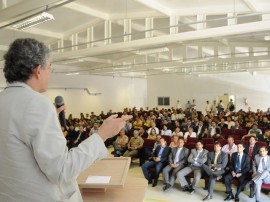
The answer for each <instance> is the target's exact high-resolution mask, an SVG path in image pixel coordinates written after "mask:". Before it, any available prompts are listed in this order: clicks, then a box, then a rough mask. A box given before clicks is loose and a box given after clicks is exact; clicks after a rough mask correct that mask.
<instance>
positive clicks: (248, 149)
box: [244, 136, 260, 160]
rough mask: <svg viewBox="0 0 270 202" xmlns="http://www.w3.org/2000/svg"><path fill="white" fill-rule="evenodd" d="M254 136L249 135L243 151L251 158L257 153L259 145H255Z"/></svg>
mask: <svg viewBox="0 0 270 202" xmlns="http://www.w3.org/2000/svg"><path fill="white" fill-rule="evenodd" d="M256 142H257V140H256V137H253V136H251V137H250V138H249V143H248V144H246V145H245V150H244V152H245V153H246V154H247V155H248V156H249V157H250V158H251V159H252V160H254V157H255V155H256V154H259V150H260V147H259V146H258V145H256Z"/></svg>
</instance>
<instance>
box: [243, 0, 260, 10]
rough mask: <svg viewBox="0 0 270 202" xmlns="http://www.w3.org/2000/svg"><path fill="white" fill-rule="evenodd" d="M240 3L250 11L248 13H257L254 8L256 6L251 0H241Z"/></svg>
mask: <svg viewBox="0 0 270 202" xmlns="http://www.w3.org/2000/svg"><path fill="white" fill-rule="evenodd" d="M242 2H244V3H245V5H246V6H247V7H248V8H249V9H250V11H252V12H257V11H258V9H257V8H256V5H255V4H254V2H252V0H242Z"/></svg>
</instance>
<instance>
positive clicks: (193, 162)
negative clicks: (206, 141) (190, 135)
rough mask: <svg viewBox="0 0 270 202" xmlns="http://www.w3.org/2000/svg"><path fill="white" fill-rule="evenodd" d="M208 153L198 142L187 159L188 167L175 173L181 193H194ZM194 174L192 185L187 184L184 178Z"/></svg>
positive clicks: (200, 142) (201, 143)
mask: <svg viewBox="0 0 270 202" xmlns="http://www.w3.org/2000/svg"><path fill="white" fill-rule="evenodd" d="M207 153H208V151H207V150H206V149H204V148H203V142H202V141H201V140H199V141H198V142H197V143H196V148H195V149H192V150H191V152H190V155H189V157H188V160H187V161H188V163H189V165H188V166H187V167H185V168H183V169H182V170H180V171H179V172H178V173H177V178H178V180H179V182H180V185H181V187H182V188H183V191H189V192H190V193H193V192H194V189H195V187H196V186H197V184H198V183H199V181H200V179H201V176H202V171H203V170H202V165H203V164H204V163H205V162H206V161H207ZM192 172H193V173H194V179H193V182H192V184H190V185H189V184H188V182H187V180H186V178H185V176H187V175H188V174H190V173H192Z"/></svg>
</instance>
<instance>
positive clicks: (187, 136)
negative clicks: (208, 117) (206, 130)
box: [184, 127, 197, 142]
mask: <svg viewBox="0 0 270 202" xmlns="http://www.w3.org/2000/svg"><path fill="white" fill-rule="evenodd" d="M190 137H197V135H196V133H195V132H193V128H192V127H189V128H188V131H187V132H186V133H185V135H184V140H185V142H186V141H187V139H188V138H190Z"/></svg>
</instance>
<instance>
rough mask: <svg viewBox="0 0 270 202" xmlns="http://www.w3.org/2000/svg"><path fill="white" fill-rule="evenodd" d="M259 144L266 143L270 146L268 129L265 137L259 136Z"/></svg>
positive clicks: (269, 131)
mask: <svg viewBox="0 0 270 202" xmlns="http://www.w3.org/2000/svg"><path fill="white" fill-rule="evenodd" d="M257 137H258V141H259V142H266V144H267V145H268V146H270V130H269V129H267V130H266V131H265V132H264V134H263V135H258V136H257Z"/></svg>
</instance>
